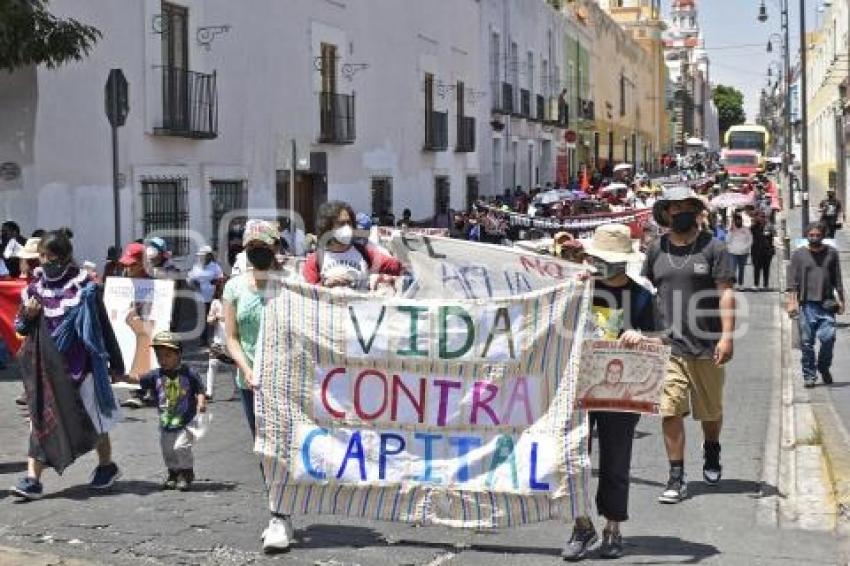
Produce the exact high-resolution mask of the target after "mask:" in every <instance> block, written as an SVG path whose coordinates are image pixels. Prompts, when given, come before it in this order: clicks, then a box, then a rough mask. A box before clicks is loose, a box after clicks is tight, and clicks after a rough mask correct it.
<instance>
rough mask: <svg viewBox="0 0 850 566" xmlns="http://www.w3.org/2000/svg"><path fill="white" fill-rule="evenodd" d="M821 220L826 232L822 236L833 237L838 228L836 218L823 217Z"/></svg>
mask: <svg viewBox="0 0 850 566" xmlns="http://www.w3.org/2000/svg"><path fill="white" fill-rule="evenodd" d="M822 222H823V223H824V224H826V234H824V236H825V237H827V238H834V237H835V231H836V230H837V229H838V219H836V218H824V219H823V220H822Z"/></svg>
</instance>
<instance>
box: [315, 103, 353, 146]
mask: <svg viewBox="0 0 850 566" xmlns="http://www.w3.org/2000/svg"><path fill="white" fill-rule="evenodd" d="M354 118H355V112H354V95H353V94H337V93H335V92H322V93H320V95H319V127H320V129H319V143H333V144H349V143H354V139H355V137H356V131H355V119H354Z"/></svg>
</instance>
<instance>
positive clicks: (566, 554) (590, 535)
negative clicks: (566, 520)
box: [561, 525, 599, 562]
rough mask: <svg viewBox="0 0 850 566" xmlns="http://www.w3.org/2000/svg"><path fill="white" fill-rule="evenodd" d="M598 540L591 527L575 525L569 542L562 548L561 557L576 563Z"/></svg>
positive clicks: (594, 530)
mask: <svg viewBox="0 0 850 566" xmlns="http://www.w3.org/2000/svg"><path fill="white" fill-rule="evenodd" d="M598 540H599V537H598V536H596V529H594V528H593V526H592V525H591V526H589V527H580V526H579V525H576V526H575V527H573V534H572V535H571V536H570V540H569V542H567V546H565V547H564V551H563V552H562V553H561V556H562V557H563V558H564V560H567V561H569V562H578V561H579V560H581V559H582V558H584V557H585V556H587V552H588V551H589V550H590V548H591V547H592V546H593V545H594V544H596V542H597V541H598Z"/></svg>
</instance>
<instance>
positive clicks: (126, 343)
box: [103, 277, 174, 387]
mask: <svg viewBox="0 0 850 566" xmlns="http://www.w3.org/2000/svg"><path fill="white" fill-rule="evenodd" d="M103 303H104V306H105V307H106V313H107V315H108V316H109V323H110V324H111V325H112V330H113V332H115V338H116V339H117V340H118V346H119V347H120V348H121V356H122V358H123V359H124V368H125V370H126V372H127V373H128V374H129V375H134V376H140V375H144V374H145V373H146V372H148V371H150V370H152V369H154V368H156V367H159V366H158V364H157V362H156V356H155V355H154V352H153V349H152V348H151V347H150V344H151V340H152V339H153V336H154V334H156V333H157V332H159V331H161V330H169V328H170V326H171V311H172V307H173V305H174V281H172V280H164V279H131V278H128V277H107V278H106V283H105V284H104V292H103ZM131 387H135V385H133V386H131Z"/></svg>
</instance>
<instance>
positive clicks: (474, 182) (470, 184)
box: [466, 175, 478, 210]
mask: <svg viewBox="0 0 850 566" xmlns="http://www.w3.org/2000/svg"><path fill="white" fill-rule="evenodd" d="M476 202H478V177H477V176H474V175H470V176H468V177H467V178H466V210H471V209H472V205H473V204H475V203H476Z"/></svg>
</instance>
